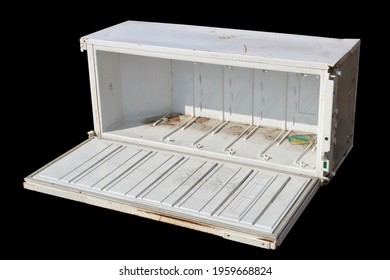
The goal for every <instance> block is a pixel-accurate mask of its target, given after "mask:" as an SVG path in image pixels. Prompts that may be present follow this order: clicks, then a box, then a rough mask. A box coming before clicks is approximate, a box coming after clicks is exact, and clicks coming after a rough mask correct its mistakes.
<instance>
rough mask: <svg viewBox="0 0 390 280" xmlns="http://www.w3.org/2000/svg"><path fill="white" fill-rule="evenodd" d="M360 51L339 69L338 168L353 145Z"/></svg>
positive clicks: (335, 154)
mask: <svg viewBox="0 0 390 280" xmlns="http://www.w3.org/2000/svg"><path fill="white" fill-rule="evenodd" d="M358 64H359V50H356V51H354V52H351V53H350V54H349V56H348V58H347V59H346V60H344V61H343V63H342V64H340V66H338V69H339V70H340V71H341V76H339V78H338V83H337V90H336V94H337V103H336V106H337V107H336V108H335V110H334V115H333V118H335V120H334V126H335V127H336V128H335V134H334V151H333V167H334V168H335V169H334V171H335V170H336V169H337V168H338V166H339V165H340V163H341V162H342V161H343V159H344V157H345V156H346V155H347V153H348V152H349V150H350V149H351V147H352V145H353V134H354V122H355V104H356V89H357V80H358Z"/></svg>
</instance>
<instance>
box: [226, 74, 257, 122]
mask: <svg viewBox="0 0 390 280" xmlns="http://www.w3.org/2000/svg"><path fill="white" fill-rule="evenodd" d="M252 84H253V80H252V69H250V68H242V67H231V66H225V71H224V93H223V94H224V119H225V120H228V121H232V122H239V123H245V124H252V104H253V100H252V99H253V97H252V96H253V89H252V88H253V86H252Z"/></svg>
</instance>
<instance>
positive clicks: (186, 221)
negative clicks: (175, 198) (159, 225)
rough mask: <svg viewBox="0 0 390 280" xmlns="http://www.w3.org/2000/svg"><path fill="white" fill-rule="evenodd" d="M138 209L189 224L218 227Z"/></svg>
mask: <svg viewBox="0 0 390 280" xmlns="http://www.w3.org/2000/svg"><path fill="white" fill-rule="evenodd" d="M137 210H138V211H139V212H143V213H146V214H149V215H156V216H160V217H164V218H167V219H172V220H176V221H179V222H182V223H187V224H192V225H196V226H201V227H208V228H211V229H216V228H215V227H213V226H210V225H207V224H202V223H197V222H194V221H191V220H186V219H183V218H178V217H173V216H169V215H164V214H161V213H157V212H150V211H147V210H143V209H137Z"/></svg>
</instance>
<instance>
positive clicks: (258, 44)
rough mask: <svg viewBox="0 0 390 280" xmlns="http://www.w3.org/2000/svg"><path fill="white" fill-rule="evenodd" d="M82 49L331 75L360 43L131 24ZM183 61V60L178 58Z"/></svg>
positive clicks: (87, 40) (98, 35)
mask: <svg viewBox="0 0 390 280" xmlns="http://www.w3.org/2000/svg"><path fill="white" fill-rule="evenodd" d="M81 43H82V44H93V45H96V46H105V47H114V48H115V47H116V48H124V49H127V50H130V51H134V52H140V51H141V52H143V53H144V54H145V55H147V53H148V52H150V53H153V56H156V55H157V56H158V55H159V54H161V55H162V56H163V55H164V54H170V55H178V56H180V58H183V56H184V57H186V56H187V57H192V59H190V60H194V58H193V57H203V58H211V59H220V60H227V63H228V61H229V60H230V61H231V60H234V61H243V62H254V63H264V64H274V65H286V66H294V67H304V68H315V69H328V67H330V66H334V65H336V64H337V63H338V62H340V61H341V60H343V59H344V58H345V57H346V54H348V53H349V52H350V51H352V50H353V49H357V48H358V46H359V44H360V41H359V39H333V38H323V37H312V36H303V35H292V34H281V33H268V32H259V31H248V30H237V29H225V28H215V27H203V26H191V25H178V24H166V23H154V22H138V21H126V22H123V23H120V24H118V25H114V26H112V27H109V28H106V29H103V30H100V31H98V32H95V33H92V34H90V35H87V36H84V37H82V38H81ZM178 58H179V57H178Z"/></svg>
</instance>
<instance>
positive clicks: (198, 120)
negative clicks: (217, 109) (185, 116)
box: [195, 117, 210, 123]
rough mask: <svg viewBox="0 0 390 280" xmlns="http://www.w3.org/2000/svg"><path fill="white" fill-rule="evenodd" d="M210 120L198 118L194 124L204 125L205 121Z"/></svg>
mask: <svg viewBox="0 0 390 280" xmlns="http://www.w3.org/2000/svg"><path fill="white" fill-rule="evenodd" d="M209 120H210V118H206V117H199V118H197V119H196V121H195V123H205V122H207V121H209Z"/></svg>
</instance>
